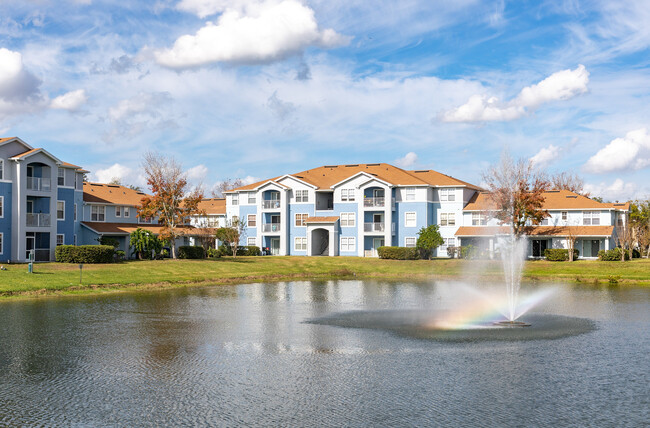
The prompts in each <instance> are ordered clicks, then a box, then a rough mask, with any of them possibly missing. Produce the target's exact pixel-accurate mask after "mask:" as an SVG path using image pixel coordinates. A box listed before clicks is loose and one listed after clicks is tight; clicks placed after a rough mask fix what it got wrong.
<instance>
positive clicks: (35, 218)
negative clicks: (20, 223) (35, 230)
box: [26, 214, 52, 227]
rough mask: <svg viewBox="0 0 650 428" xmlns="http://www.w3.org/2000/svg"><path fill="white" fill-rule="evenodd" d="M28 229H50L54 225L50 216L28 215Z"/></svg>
mask: <svg viewBox="0 0 650 428" xmlns="http://www.w3.org/2000/svg"><path fill="white" fill-rule="evenodd" d="M26 225H27V226H28V227H50V226H51V225H52V222H51V216H50V214H27V222H26Z"/></svg>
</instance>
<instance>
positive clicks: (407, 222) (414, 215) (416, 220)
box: [404, 211, 418, 227]
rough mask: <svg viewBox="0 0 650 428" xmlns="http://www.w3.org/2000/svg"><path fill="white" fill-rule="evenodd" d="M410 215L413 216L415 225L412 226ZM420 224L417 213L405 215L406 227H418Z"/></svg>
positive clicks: (411, 212)
mask: <svg viewBox="0 0 650 428" xmlns="http://www.w3.org/2000/svg"><path fill="white" fill-rule="evenodd" d="M409 214H413V222H412V223H413V224H412V225H410V222H409ZM417 224H418V213H417V212H415V211H408V212H405V213H404V227H417Z"/></svg>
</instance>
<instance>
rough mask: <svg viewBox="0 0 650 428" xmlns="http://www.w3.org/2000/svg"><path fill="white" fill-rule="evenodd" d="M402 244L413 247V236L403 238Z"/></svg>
mask: <svg viewBox="0 0 650 428" xmlns="http://www.w3.org/2000/svg"><path fill="white" fill-rule="evenodd" d="M404 246H405V247H415V238H413V237H409V238H404Z"/></svg>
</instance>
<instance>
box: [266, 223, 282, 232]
mask: <svg viewBox="0 0 650 428" xmlns="http://www.w3.org/2000/svg"><path fill="white" fill-rule="evenodd" d="M279 231H280V223H267V224H263V225H262V232H279Z"/></svg>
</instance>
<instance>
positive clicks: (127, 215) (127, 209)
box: [122, 205, 131, 218]
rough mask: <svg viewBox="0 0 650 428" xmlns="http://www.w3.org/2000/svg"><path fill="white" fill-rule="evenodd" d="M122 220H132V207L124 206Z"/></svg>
mask: <svg viewBox="0 0 650 428" xmlns="http://www.w3.org/2000/svg"><path fill="white" fill-rule="evenodd" d="M122 218H131V207H129V206H127V205H123V206H122Z"/></svg>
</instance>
